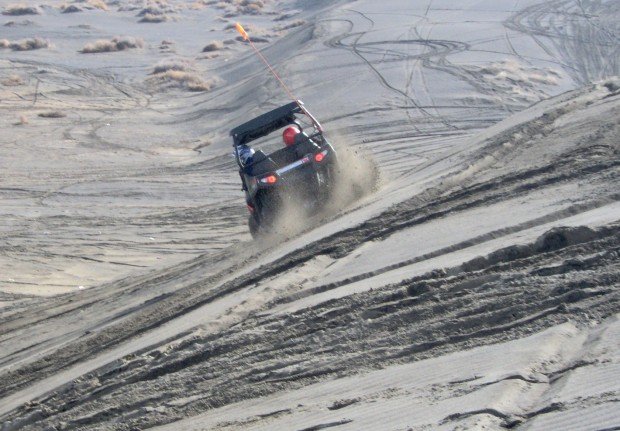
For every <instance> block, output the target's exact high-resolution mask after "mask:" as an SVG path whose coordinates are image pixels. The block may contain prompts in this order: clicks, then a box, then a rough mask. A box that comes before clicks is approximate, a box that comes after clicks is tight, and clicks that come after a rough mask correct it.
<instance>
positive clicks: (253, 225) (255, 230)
mask: <svg viewBox="0 0 620 431" xmlns="http://www.w3.org/2000/svg"><path fill="white" fill-rule="evenodd" d="M248 227H249V228H250V234H251V235H252V239H256V238H257V237H258V235H259V228H260V226H259V224H258V222H257V221H256V217H254V216H250V218H249V219H248Z"/></svg>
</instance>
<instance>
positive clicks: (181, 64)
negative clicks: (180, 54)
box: [152, 58, 192, 75]
mask: <svg viewBox="0 0 620 431" xmlns="http://www.w3.org/2000/svg"><path fill="white" fill-rule="evenodd" d="M170 70H176V71H189V70H192V65H191V63H190V62H189V61H187V60H183V59H180V58H169V59H167V60H162V61H160V62H159V63H157V64H156V65H155V66H153V72H152V74H153V75H157V74H158V73H164V72H168V71H170Z"/></svg>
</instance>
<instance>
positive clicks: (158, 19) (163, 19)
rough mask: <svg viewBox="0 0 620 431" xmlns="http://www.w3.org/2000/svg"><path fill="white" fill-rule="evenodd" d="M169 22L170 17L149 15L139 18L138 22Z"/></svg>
mask: <svg viewBox="0 0 620 431" xmlns="http://www.w3.org/2000/svg"><path fill="white" fill-rule="evenodd" d="M166 21H170V17H169V16H168V15H153V14H150V13H147V14H145V15H144V16H142V18H140V20H139V21H138V22H146V23H158V22H166Z"/></svg>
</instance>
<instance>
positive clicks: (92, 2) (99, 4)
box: [86, 0, 108, 10]
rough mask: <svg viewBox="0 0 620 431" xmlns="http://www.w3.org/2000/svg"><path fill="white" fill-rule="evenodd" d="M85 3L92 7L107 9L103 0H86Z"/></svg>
mask: <svg viewBox="0 0 620 431" xmlns="http://www.w3.org/2000/svg"><path fill="white" fill-rule="evenodd" d="M86 4H87V5H88V6H90V7H91V8H94V9H100V10H108V5H107V4H106V3H105V2H104V1H103V0H88V1H87V2H86Z"/></svg>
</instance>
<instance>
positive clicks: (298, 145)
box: [294, 132, 320, 157]
mask: <svg viewBox="0 0 620 431" xmlns="http://www.w3.org/2000/svg"><path fill="white" fill-rule="evenodd" d="M294 147H295V152H296V153H297V155H298V156H299V157H303V156H305V155H306V154H308V153H312V154H314V153H316V152H317V151H318V150H319V148H320V147H319V146H318V145H317V144H316V143H314V142H313V141H312V139H310V138H309V137H308V135H306V133H305V132H301V133H298V134H297V136H295V146H294Z"/></svg>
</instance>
